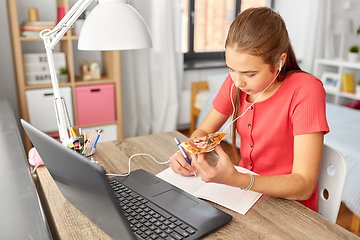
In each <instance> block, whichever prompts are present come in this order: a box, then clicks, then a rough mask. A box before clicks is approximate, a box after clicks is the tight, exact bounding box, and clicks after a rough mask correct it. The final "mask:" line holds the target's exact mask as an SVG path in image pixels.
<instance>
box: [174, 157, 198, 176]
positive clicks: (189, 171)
mask: <svg viewBox="0 0 360 240" xmlns="http://www.w3.org/2000/svg"><path fill="white" fill-rule="evenodd" d="M189 158H190V160H191V156H189ZM170 167H171V169H172V170H173V171H174V172H176V173H178V174H180V175H182V176H194V175H195V174H197V170H196V169H195V168H194V167H193V166H191V165H190V164H189V163H187V162H186V160H185V158H184V157H183V156H182V154H181V153H180V152H176V153H175V154H174V155H173V156H172V157H170Z"/></svg>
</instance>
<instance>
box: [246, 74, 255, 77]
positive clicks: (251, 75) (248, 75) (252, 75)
mask: <svg viewBox="0 0 360 240" xmlns="http://www.w3.org/2000/svg"><path fill="white" fill-rule="evenodd" d="M246 76H247V77H249V78H252V77H254V76H255V73H251V74H246Z"/></svg>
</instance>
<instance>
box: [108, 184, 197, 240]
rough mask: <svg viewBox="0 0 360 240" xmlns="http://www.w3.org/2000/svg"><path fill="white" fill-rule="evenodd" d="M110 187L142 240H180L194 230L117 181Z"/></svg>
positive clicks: (194, 231)
mask: <svg viewBox="0 0 360 240" xmlns="http://www.w3.org/2000/svg"><path fill="white" fill-rule="evenodd" d="M110 185H111V186H112V188H113V189H114V191H115V195H116V197H117V199H118V201H119V204H120V206H121V207H122V209H123V211H124V213H125V216H126V217H127V219H128V221H129V223H130V227H131V229H132V230H133V232H134V233H135V234H136V235H138V236H140V237H141V238H143V239H146V240H147V239H149V240H150V239H151V240H153V239H165V240H173V239H175V240H181V239H186V238H188V237H189V236H191V235H193V234H194V233H196V230H195V229H193V228H192V227H191V226H189V225H187V224H186V223H185V222H183V221H181V220H179V219H178V218H176V217H175V216H173V215H171V214H169V213H168V212H166V211H164V210H162V209H161V208H159V207H157V206H156V205H154V204H153V203H151V202H150V201H148V200H147V199H145V198H144V197H142V196H140V195H139V194H137V193H135V192H134V191H132V190H131V189H129V188H128V187H126V186H125V185H123V184H121V183H120V182H118V181H117V180H111V181H110Z"/></svg>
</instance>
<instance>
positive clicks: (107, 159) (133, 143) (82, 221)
mask: <svg viewBox="0 0 360 240" xmlns="http://www.w3.org/2000/svg"><path fill="white" fill-rule="evenodd" d="M174 137H177V138H179V139H180V140H185V139H186V137H185V136H184V135H182V134H181V133H179V132H170V133H161V134H155V135H148V136H141V137H134V138H128V139H124V140H121V141H115V142H107V143H101V144H99V146H98V147H97V152H96V154H95V155H94V159H95V160H96V161H98V162H99V163H101V164H105V166H106V168H107V171H108V172H109V173H125V172H127V171H128V159H129V157H130V156H131V155H133V154H135V153H148V154H151V155H152V156H153V157H154V158H155V159H156V160H158V161H166V160H168V159H169V156H171V155H172V154H173V153H174V152H175V151H177V150H178V149H177V147H176V145H175V143H174V139H173V138H174ZM212 155H213V157H215V155H214V154H212ZM168 166H169V165H168V164H166V165H159V164H156V163H155V162H154V161H153V160H152V159H150V157H147V156H137V157H134V158H133V159H132V161H131V170H135V169H139V168H143V169H145V170H147V171H149V172H150V173H153V174H157V173H158V172H160V171H162V170H164V169H166V168H167V167H168ZM37 174H38V180H39V182H38V185H39V194H40V197H41V199H42V202H43V205H44V209H45V212H46V216H47V218H48V222H49V225H50V228H51V231H52V234H53V236H54V239H110V237H109V236H108V235H106V234H105V233H104V232H103V231H102V230H101V229H99V228H98V227H97V226H96V225H95V224H94V223H92V222H91V221H90V220H88V219H87V218H86V217H85V216H84V215H82V213H80V212H79V211H78V210H77V209H76V208H74V207H73V206H72V205H71V204H70V203H69V202H68V201H67V200H65V199H64V197H63V196H62V195H61V193H60V191H59V190H58V188H57V187H56V185H55V183H54V181H53V180H52V178H51V176H50V175H49V173H48V171H47V169H46V168H45V167H39V168H38V169H37ZM212 204H213V203H212ZM213 205H214V206H216V207H218V208H220V209H222V210H223V211H225V212H227V213H229V214H231V215H232V216H233V220H232V221H231V222H230V223H229V224H227V225H226V226H224V227H223V228H221V229H219V230H217V231H216V232H213V233H211V234H209V235H207V236H206V237H204V239H301V240H303V239H327V240H329V239H360V238H359V237H357V236H355V235H354V234H352V233H351V232H349V231H347V230H346V229H344V228H342V227H340V226H338V225H336V224H334V223H331V222H329V221H328V220H326V219H325V218H323V217H322V216H320V215H319V214H317V213H315V212H313V211H311V210H310V209H308V208H306V207H304V206H303V205H301V204H299V203H298V202H296V201H289V200H286V199H279V198H273V197H269V196H262V197H261V198H260V199H259V201H258V202H257V203H256V204H255V205H254V206H253V208H252V209H250V211H249V212H248V213H247V214H246V215H241V214H238V213H235V212H233V211H231V210H228V209H226V208H223V207H221V206H218V205H216V204H213ZM109 224H110V223H109Z"/></svg>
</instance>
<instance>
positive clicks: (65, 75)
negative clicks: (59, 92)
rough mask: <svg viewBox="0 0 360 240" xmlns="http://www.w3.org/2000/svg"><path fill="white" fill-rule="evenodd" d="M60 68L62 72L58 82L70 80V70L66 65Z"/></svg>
mask: <svg viewBox="0 0 360 240" xmlns="http://www.w3.org/2000/svg"><path fill="white" fill-rule="evenodd" d="M59 70H60V74H59V77H58V82H59V83H66V82H68V81H69V74H68V70H67V68H66V67H62V68H60V69H59Z"/></svg>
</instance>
